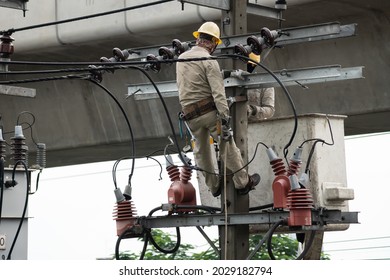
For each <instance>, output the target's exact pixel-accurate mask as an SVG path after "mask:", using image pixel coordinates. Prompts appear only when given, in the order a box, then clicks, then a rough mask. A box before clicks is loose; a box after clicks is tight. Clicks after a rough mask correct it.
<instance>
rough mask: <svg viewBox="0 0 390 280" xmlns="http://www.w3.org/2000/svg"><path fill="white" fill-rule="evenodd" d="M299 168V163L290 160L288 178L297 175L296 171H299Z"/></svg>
mask: <svg viewBox="0 0 390 280" xmlns="http://www.w3.org/2000/svg"><path fill="white" fill-rule="evenodd" d="M300 167H301V162H300V161H299V162H298V161H294V160H291V161H290V166H289V168H288V172H287V173H288V176H290V175H297V174H298V171H299V168H300Z"/></svg>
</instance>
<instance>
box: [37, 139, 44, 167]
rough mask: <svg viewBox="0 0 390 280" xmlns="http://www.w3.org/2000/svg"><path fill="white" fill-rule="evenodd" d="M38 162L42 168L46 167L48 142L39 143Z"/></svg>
mask: <svg viewBox="0 0 390 280" xmlns="http://www.w3.org/2000/svg"><path fill="white" fill-rule="evenodd" d="M36 163H37V165H38V166H39V167H40V168H45V167H46V144H44V143H38V144H37V158H36Z"/></svg>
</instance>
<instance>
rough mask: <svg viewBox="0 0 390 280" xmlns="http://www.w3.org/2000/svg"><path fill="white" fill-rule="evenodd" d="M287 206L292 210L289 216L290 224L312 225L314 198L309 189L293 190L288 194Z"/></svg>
mask: <svg viewBox="0 0 390 280" xmlns="http://www.w3.org/2000/svg"><path fill="white" fill-rule="evenodd" d="M287 207H288V209H289V210H290V216H289V218H288V225H289V226H309V225H311V223H312V220H311V210H312V208H313V198H312V196H311V194H310V191H309V190H308V189H305V188H301V189H296V190H291V191H290V192H289V193H288V195H287Z"/></svg>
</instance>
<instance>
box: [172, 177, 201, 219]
mask: <svg viewBox="0 0 390 280" xmlns="http://www.w3.org/2000/svg"><path fill="white" fill-rule="evenodd" d="M168 202H169V203H172V204H177V205H191V206H192V205H196V191H195V188H194V186H193V185H192V184H191V183H190V182H187V183H184V182H182V181H175V182H173V183H172V184H171V186H170V187H169V189H168ZM191 211H193V210H192V209H178V212H191Z"/></svg>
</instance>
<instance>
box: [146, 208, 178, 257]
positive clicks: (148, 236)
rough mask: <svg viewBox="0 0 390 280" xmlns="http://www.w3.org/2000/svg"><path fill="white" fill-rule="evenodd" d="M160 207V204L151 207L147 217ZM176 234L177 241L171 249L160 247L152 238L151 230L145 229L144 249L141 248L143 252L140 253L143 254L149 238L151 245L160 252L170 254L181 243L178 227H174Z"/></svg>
mask: <svg viewBox="0 0 390 280" xmlns="http://www.w3.org/2000/svg"><path fill="white" fill-rule="evenodd" d="M161 209H162V206H158V207H156V208H153V209H152V210H151V211H150V212H149V215H148V217H151V216H152V215H153V214H154V212H156V211H158V210H161ZM176 235H177V241H176V245H175V246H174V247H173V248H172V249H164V248H162V247H160V246H159V245H158V244H157V242H156V241H155V240H154V238H153V236H152V234H151V230H150V229H149V231H146V233H145V244H146V245H145V244H144V250H143V253H142V255H144V254H145V252H144V251H145V250H146V247H147V243H148V241H149V240H150V242H151V243H152V244H153V246H154V247H155V248H156V249H157V250H159V251H160V252H162V253H165V254H172V253H175V252H176V251H177V250H178V249H179V247H180V243H181V234H180V227H176Z"/></svg>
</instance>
